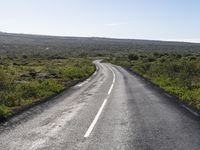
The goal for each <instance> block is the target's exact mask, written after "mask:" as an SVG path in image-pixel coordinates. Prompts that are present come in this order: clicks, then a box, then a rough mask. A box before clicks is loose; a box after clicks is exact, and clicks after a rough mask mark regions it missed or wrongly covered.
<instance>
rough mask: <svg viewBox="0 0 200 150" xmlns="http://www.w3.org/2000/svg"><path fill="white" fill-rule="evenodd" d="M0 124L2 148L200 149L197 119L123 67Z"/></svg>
mask: <svg viewBox="0 0 200 150" xmlns="http://www.w3.org/2000/svg"><path fill="white" fill-rule="evenodd" d="M95 63H96V66H97V68H98V69H97V71H96V73H94V75H92V76H91V77H90V78H89V79H88V80H86V81H84V82H82V83H79V84H78V85H76V86H74V87H72V88H70V89H69V90H67V91H66V92H64V93H63V94H61V95H59V96H57V97H56V98H54V99H53V100H51V101H48V102H46V103H44V104H41V105H39V106H36V107H34V108H31V109H30V110H28V111H26V112H24V113H22V114H20V115H18V116H16V117H14V118H12V119H10V120H9V121H8V122H6V123H4V124H2V125H1V126H0V150H18V149H19V150H29V149H30V150H51V149H55V150H60V149H62V150H66V149H84V150H88V149H89V150H98V149H100V150H104V149H105V150H116V149H120V150H123V149H125V150H129V149H130V150H199V149H200V121H199V117H197V116H195V115H193V114H192V113H191V112H190V111H188V110H187V109H185V108H183V107H182V106H180V105H179V104H177V103H174V102H173V98H172V97H170V95H167V94H166V93H163V92H161V91H160V90H158V89H156V88H155V87H153V86H152V85H150V84H149V83H148V82H145V81H143V80H142V79H141V78H139V77H137V76H135V75H132V74H130V73H129V72H127V71H126V70H124V69H123V68H121V67H117V66H113V65H110V64H103V63H102V64H101V63H99V62H98V61H96V62H95Z"/></svg>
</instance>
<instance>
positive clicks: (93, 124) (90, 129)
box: [84, 67, 115, 138]
mask: <svg viewBox="0 0 200 150" xmlns="http://www.w3.org/2000/svg"><path fill="white" fill-rule="evenodd" d="M108 69H109V70H110V71H111V72H112V74H113V81H112V84H111V86H110V89H109V91H108V96H107V98H106V99H105V100H104V101H103V103H102V105H101V107H100V109H99V111H98V112H97V114H96V116H95V118H94V120H93V121H92V123H91V125H90V126H89V128H88V130H87V131H86V133H85V135H84V138H88V137H89V136H90V134H91V132H92V130H93V129H94V127H95V125H96V123H97V121H98V119H99V117H100V115H101V113H102V111H103V109H104V107H105V105H106V103H107V101H108V98H109V96H110V93H111V92H112V89H113V86H114V84H115V73H114V71H113V70H112V69H111V68H109V67H108Z"/></svg>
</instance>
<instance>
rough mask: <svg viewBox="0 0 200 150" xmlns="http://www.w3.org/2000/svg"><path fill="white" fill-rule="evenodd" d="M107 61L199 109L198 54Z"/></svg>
mask: <svg viewBox="0 0 200 150" xmlns="http://www.w3.org/2000/svg"><path fill="white" fill-rule="evenodd" d="M107 61H109V62H111V63H114V64H117V65H121V66H124V67H128V68H129V69H131V70H132V71H133V72H135V73H138V74H140V75H142V76H143V77H145V78H147V79H149V80H150V81H152V82H153V83H155V84H157V85H159V86H160V87H161V88H163V89H164V90H166V91H168V92H170V93H172V94H174V95H176V96H177V97H179V99H180V100H182V101H183V102H185V103H187V104H189V105H191V106H193V107H195V108H197V109H199V110H200V54H199V53H190V54H186V53H185V54H180V53H158V52H154V53H135V54H129V55H126V56H121V57H112V58H110V59H108V60H107Z"/></svg>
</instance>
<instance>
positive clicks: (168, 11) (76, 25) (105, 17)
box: [0, 0, 200, 42]
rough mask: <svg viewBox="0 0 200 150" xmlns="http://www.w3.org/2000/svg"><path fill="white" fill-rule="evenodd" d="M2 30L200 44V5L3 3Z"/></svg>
mask: <svg viewBox="0 0 200 150" xmlns="http://www.w3.org/2000/svg"><path fill="white" fill-rule="evenodd" d="M0 18H1V21H0V31H3V32H14V33H32V34H46V35H62V36H92V37H115V38H133V39H154V40H155V39H156V40H178V41H194V42H200V1H199V0H0Z"/></svg>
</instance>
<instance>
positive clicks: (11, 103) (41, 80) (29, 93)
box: [0, 56, 94, 117]
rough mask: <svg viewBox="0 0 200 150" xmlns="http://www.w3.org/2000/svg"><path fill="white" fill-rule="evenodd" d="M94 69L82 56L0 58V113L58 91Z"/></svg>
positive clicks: (6, 113) (10, 112)
mask: <svg viewBox="0 0 200 150" xmlns="http://www.w3.org/2000/svg"><path fill="white" fill-rule="evenodd" d="M93 71H94V66H93V64H92V61H91V60H89V59H83V58H66V59H58V58H47V57H46V58H36V57H35V58H34V57H27V56H23V57H20V58H18V57H1V58H0V116H4V117H6V116H8V115H10V114H12V112H13V110H15V109H17V108H20V107H23V106H27V105H30V104H32V103H33V102H35V101H38V100H40V99H41V98H44V97H48V96H50V95H52V94H54V93H57V92H59V91H60V90H62V89H64V87H66V86H68V85H69V84H71V83H72V82H74V81H76V80H80V79H83V78H85V77H87V76H89V75H90V74H91V73H92V72H93Z"/></svg>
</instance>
